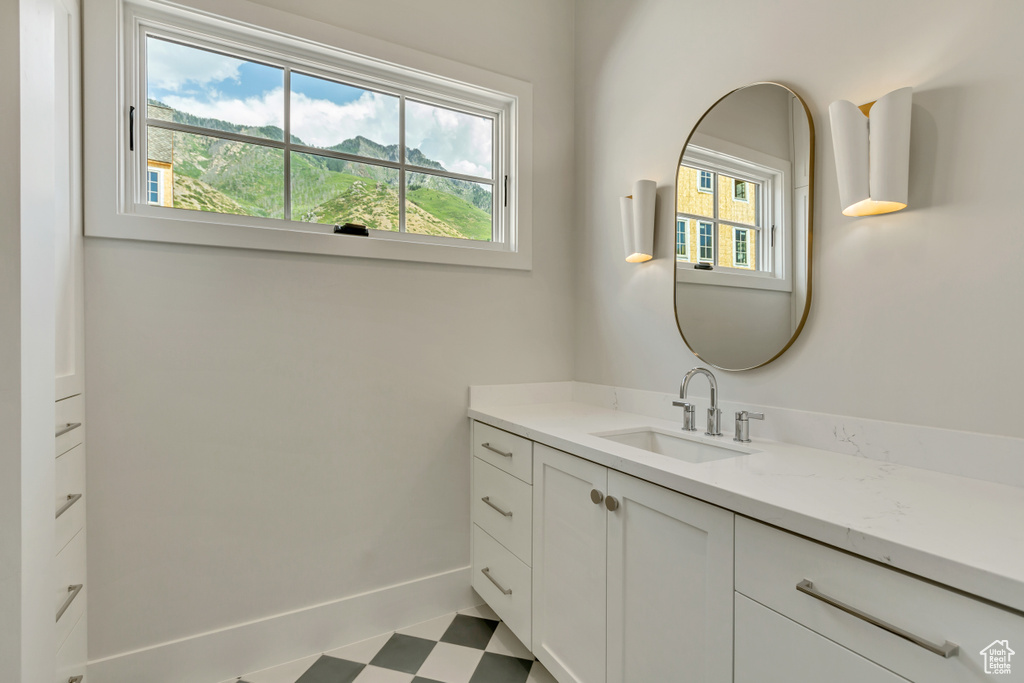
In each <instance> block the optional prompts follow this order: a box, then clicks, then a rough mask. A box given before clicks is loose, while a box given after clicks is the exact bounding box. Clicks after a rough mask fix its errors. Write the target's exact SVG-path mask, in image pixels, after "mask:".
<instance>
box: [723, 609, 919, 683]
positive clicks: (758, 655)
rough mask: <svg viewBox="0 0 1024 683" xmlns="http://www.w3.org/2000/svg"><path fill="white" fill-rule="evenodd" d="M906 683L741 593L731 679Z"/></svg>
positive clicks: (775, 682)
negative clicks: (734, 658) (733, 670)
mask: <svg viewBox="0 0 1024 683" xmlns="http://www.w3.org/2000/svg"><path fill="white" fill-rule="evenodd" d="M821 681H828V682H829V683H907V679H905V678H902V677H900V676H897V675H896V674H894V673H892V672H891V671H889V670H888V669H883V668H882V667H880V666H878V665H877V664H875V663H874V662H871V661H870V660H867V659H865V658H864V657H861V656H860V655H858V654H857V653H855V652H853V651H852V650H847V649H846V648H845V647H843V646H841V645H837V644H836V643H834V642H832V641H831V640H829V639H828V638H824V637H822V636H820V635H818V634H817V633H815V632H814V631H811V630H810V629H808V628H804V627H803V626H801V625H800V624H798V623H796V622H795V621H792V620H791V619H787V618H786V617H784V616H782V615H781V614H779V613H778V612H774V611H772V610H770V609H768V608H767V607H765V606H764V605H762V604H760V603H758V602H754V601H753V600H751V599H750V598H748V597H746V596H745V595H742V594H740V593H737V594H736V681H735V683H821Z"/></svg>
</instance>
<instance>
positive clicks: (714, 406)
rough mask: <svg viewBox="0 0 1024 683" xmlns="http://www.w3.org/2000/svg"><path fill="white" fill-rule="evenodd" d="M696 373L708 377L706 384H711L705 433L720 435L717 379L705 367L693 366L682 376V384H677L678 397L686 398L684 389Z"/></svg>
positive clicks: (720, 412)
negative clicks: (709, 405)
mask: <svg viewBox="0 0 1024 683" xmlns="http://www.w3.org/2000/svg"><path fill="white" fill-rule="evenodd" d="M697 375H704V376H705V377H707V378H708V384H710V385H711V407H710V408H708V429H707V431H706V432H704V433H705V434H707V435H708V436H721V435H722V411H721V410H719V409H718V380H716V379H715V376H714V375H713V374H712V373H711V371H710V370H708V369H707V368H694V369H693V370H690V371H689V372H688V373H686V376H685V377H683V382H682V384H680V385H679V399H680V400H683V399H685V398H686V391H687V389H689V388H690V380H691V379H693V378H694V377H695V376H697Z"/></svg>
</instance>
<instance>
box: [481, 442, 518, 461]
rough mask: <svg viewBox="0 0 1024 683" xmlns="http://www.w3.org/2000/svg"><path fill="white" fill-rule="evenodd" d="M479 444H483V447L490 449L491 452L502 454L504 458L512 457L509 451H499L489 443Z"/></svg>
mask: <svg viewBox="0 0 1024 683" xmlns="http://www.w3.org/2000/svg"><path fill="white" fill-rule="evenodd" d="M480 445H481V446H483V447H484V448H486V449H487V450H489V451H491V452H492V453H497V454H498V455H501V456H504V457H506V458H511V457H512V454H511V453H506V452H505V451H499V450H498V449H497V448H495V447H494V446H492V445H491V444H490V443H482V444H480Z"/></svg>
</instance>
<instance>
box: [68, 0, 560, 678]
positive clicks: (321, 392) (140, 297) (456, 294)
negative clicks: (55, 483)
mask: <svg viewBox="0 0 1024 683" xmlns="http://www.w3.org/2000/svg"><path fill="white" fill-rule="evenodd" d="M264 4H266V5H268V6H273V7H277V8H279V9H283V10H287V11H289V12H293V13H296V14H299V15H302V16H305V17H307V18H310V19H315V20H322V21H324V22H328V23H333V24H335V25H337V26H342V27H344V28H346V29H351V30H353V31H356V32H359V33H363V34H366V35H370V36H374V37H377V38H381V39H384V40H388V41H391V42H394V43H398V44H401V45H405V46H408V47H411V48H414V49H419V50H422V51H426V52H430V53H432V54H435V55H439V56H442V57H446V58H450V59H453V60H457V61H461V62H464V63H469V64H473V65H476V66H479V67H481V68H484V69H489V70H492V71H496V72H500V73H503V74H507V75H509V76H512V77H515V78H519V79H522V80H525V81H529V82H531V83H532V84H533V87H534V91H533V97H534V119H535V125H534V130H535V132H534V211H533V216H534V221H533V222H534V232H533V234H534V253H533V263H534V267H533V270H532V271H529V272H522V271H508V270H498V269H484V268H469V267H453V266H435V265H425V264H414V263H402V262H390V261H382V260H366V259H355V258H344V257H321V256H308V255H300V254H284V253H274V252H256V251H242V250H230V249H217V248H203V247H191V246H174V245H160V244H155V243H141V242H129V241H115V240H103V239H88V240H87V243H86V265H85V272H86V334H87V338H86V350H87V351H86V353H87V359H86V367H87V374H88V376H89V395H88V403H87V419H88V420H89V440H90V444H89V464H88V478H89V494H90V503H89V529H88V533H89V576H90V581H91V583H92V585H91V587H90V607H89V611H90V622H89V629H90V631H89V643H90V659H93V660H95V659H98V658H102V657H107V656H111V655H116V654H118V653H122V652H125V651H127V650H131V649H133V648H140V647H145V646H149V645H153V644H157V643H161V642H164V641H167V640H170V639H174V638H180V637H185V636H189V635H193V634H197V633H200V632H202V631H206V630H209V629H215V628H222V627H228V626H231V625H234V624H237V623H239V622H242V621H245V620H249V619H256V618H260V617H266V616H269V615H273V614H276V613H280V612H284V611H286V610H293V609H300V608H302V607H306V606H309V605H313V604H315V603H319V602H323V601H328V600H333V599H337V598H341V597H343V596H348V595H353V594H355V593H359V592H361V591H367V590H373V589H375V588H380V587H383V586H387V585H389V584H393V583H396V582H400V581H406V580H411V579H415V578H418V577H423V576H426V575H428V574H432V573H436V572H441V571H445V570H449V569H453V568H457V567H463V566H465V565H467V564H468V563H469V533H468V532H469V499H468V491H469V457H470V456H469V444H468V438H469V435H468V421H467V419H466V417H465V411H466V406H467V400H468V390H467V387H468V386H469V385H470V384H490V383H502V382H521V381H531V380H555V379H568V378H570V377H571V375H572V356H571V346H572V345H571V339H572V332H573V330H572V327H573V320H572V304H571V297H572V276H573V274H572V261H573V254H574V252H575V247H574V245H573V244H572V243H571V239H570V238H571V232H572V227H571V226H572V223H573V214H572V209H573V206H572V200H571V196H572V190H573V188H572V181H571V178H572V171H573V149H572V144H573V138H572V115H573V111H572V89H573V85H572V83H573V81H572V69H573V57H572V4H571V2H569V1H568V0H558V1H552V0H520V1H517V2H513V3H509V2H499V1H498V0H475V1H473V2H466V1H465V0H443V1H440V2H428V3H424V2H417V1H415V0H378V1H377V2H373V3H345V6H344V9H342V8H341V7H340V6H339V5H338V4H337V3H333V2H329V1H327V0H297V1H296V0H267V2H265V3H264ZM225 6H227V5H225ZM231 6H232V7H234V6H237V5H236V4H234V3H232V4H231ZM87 9H88V8H87ZM87 20H88V17H87ZM86 42H87V43H88V34H87V36H86ZM86 48H87V49H89V48H88V45H87V46H86ZM99 128H101V129H102V130H104V131H105V130H107V127H105V126H100V127H99ZM95 129H96V128H94V127H91V125H90V121H89V119H88V118H87V120H86V131H85V132H86V137H87V138H88V136H89V135H90V131H93V130H95ZM103 144H106V143H103ZM87 149H88V148H87ZM88 188H89V185H88V182H87V185H86V191H87V196H86V201H87V202H89V201H112V198H107V197H94V196H89V194H88V191H89V190H88ZM238 673H242V672H241V671H240V672H238Z"/></svg>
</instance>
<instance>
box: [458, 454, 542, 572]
mask: <svg viewBox="0 0 1024 683" xmlns="http://www.w3.org/2000/svg"><path fill="white" fill-rule="evenodd" d="M472 512H473V521H474V522H475V523H476V524H477V525H479V526H480V527H481V528H482V529H483V530H484V531H486V532H487V533H489V534H490V535H491V536H492V537H493V538H494V539H495V540H496V541H498V543H501V544H502V545H503V546H505V547H506V548H508V549H509V550H511V551H512V552H513V553H514V554H515V555H516V556H517V557H518V558H519V559H520V560H522V561H523V562H525V563H526V564H530V556H531V555H532V553H533V487H532V486H530V485H529V484H527V483H525V482H523V481H521V480H519V479H516V478H515V477H513V476H512V475H511V474H508V473H507V472H502V471H501V470H499V469H498V468H497V467H494V466H492V465H489V464H488V463H486V462H484V461H483V460H481V459H480V458H473V508H472Z"/></svg>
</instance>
